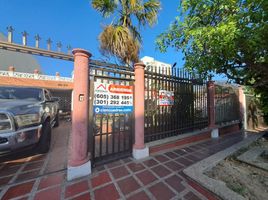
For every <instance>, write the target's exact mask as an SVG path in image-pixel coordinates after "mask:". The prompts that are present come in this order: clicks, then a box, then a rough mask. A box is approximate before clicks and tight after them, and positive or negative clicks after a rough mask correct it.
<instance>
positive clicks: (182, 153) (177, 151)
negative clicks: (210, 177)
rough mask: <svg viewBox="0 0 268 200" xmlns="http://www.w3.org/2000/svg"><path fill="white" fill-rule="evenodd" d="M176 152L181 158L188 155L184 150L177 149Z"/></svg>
mask: <svg viewBox="0 0 268 200" xmlns="http://www.w3.org/2000/svg"><path fill="white" fill-rule="evenodd" d="M174 152H175V153H177V154H179V155H180V156H183V155H185V154H187V152H186V151H185V150H183V149H176V150H174Z"/></svg>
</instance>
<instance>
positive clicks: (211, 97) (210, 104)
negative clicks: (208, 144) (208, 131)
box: [207, 81, 215, 128]
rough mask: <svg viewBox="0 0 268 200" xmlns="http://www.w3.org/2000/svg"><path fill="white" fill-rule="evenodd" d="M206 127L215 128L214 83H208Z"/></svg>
mask: <svg viewBox="0 0 268 200" xmlns="http://www.w3.org/2000/svg"><path fill="white" fill-rule="evenodd" d="M207 89H208V126H209V127H210V128H214V127H215V84H214V81H208V83H207Z"/></svg>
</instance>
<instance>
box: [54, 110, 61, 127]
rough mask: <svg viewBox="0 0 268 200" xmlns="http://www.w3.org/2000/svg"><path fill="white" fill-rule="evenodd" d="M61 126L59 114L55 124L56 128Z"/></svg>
mask: <svg viewBox="0 0 268 200" xmlns="http://www.w3.org/2000/svg"><path fill="white" fill-rule="evenodd" d="M59 125H60V118H59V113H57V115H56V117H55V124H54V127H58V126H59Z"/></svg>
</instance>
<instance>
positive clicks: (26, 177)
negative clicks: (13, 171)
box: [16, 169, 40, 181]
mask: <svg viewBox="0 0 268 200" xmlns="http://www.w3.org/2000/svg"><path fill="white" fill-rule="evenodd" d="M39 171H40V169H38V170H35V171H30V172H26V173H23V174H19V175H18V176H17V178H16V181H24V180H29V179H32V178H35V177H37V176H38V175H39Z"/></svg>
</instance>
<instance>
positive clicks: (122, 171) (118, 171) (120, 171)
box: [111, 166, 129, 179]
mask: <svg viewBox="0 0 268 200" xmlns="http://www.w3.org/2000/svg"><path fill="white" fill-rule="evenodd" d="M111 173H112V175H113V177H114V178H115V179H118V178H122V177H124V176H127V175H128V174H129V173H128V171H127V169H126V168H125V167H124V166H120V167H116V168H113V169H111Z"/></svg>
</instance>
